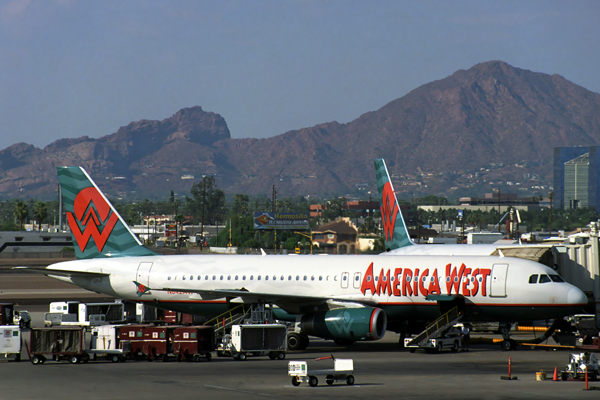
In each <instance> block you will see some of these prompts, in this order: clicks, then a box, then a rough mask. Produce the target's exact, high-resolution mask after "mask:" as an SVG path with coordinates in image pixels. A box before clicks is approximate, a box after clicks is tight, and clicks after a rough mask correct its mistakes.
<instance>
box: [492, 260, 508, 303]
mask: <svg viewBox="0 0 600 400" xmlns="http://www.w3.org/2000/svg"><path fill="white" fill-rule="evenodd" d="M507 272H508V264H494V265H493V266H492V276H491V279H490V297H506V274H507Z"/></svg>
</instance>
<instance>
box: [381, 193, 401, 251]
mask: <svg viewBox="0 0 600 400" xmlns="http://www.w3.org/2000/svg"><path fill="white" fill-rule="evenodd" d="M382 192H383V193H382V194H381V219H382V220H383V232H384V234H385V240H386V241H391V240H393V239H394V226H395V225H396V216H397V215H398V208H399V207H398V205H397V204H396V196H394V191H393V190H392V184H391V183H390V182H386V183H385V185H383V191H382Z"/></svg>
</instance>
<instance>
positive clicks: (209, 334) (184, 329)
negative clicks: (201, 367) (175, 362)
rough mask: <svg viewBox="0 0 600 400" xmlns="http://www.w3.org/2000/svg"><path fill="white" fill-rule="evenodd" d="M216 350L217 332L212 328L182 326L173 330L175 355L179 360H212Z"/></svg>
mask: <svg viewBox="0 0 600 400" xmlns="http://www.w3.org/2000/svg"><path fill="white" fill-rule="evenodd" d="M214 349H215V330H214V327H212V326H181V327H177V328H175V329H174V330H173V354H175V355H176V356H177V357H178V359H179V360H182V359H184V360H187V361H192V360H193V361H200V359H201V357H202V356H204V357H206V359H207V360H208V361H210V360H211V358H212V354H211V351H213V350H214Z"/></svg>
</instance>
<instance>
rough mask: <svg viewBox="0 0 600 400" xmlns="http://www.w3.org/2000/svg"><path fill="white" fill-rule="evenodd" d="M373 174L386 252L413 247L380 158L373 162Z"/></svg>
mask: <svg viewBox="0 0 600 400" xmlns="http://www.w3.org/2000/svg"><path fill="white" fill-rule="evenodd" d="M375 173H376V175H377V191H378V192H379V206H380V207H381V219H382V221H383V238H384V240H385V249H386V251H389V250H395V249H399V248H401V247H406V246H412V245H414V243H413V241H412V240H410V235H409V234H408V229H407V228H406V224H405V223H404V218H403V217H402V212H401V211H400V205H399V204H398V199H397V198H396V192H394V187H393V186H392V180H391V179H390V175H389V173H388V170H387V167H386V165H385V161H383V159H381V158H379V159H376V160H375Z"/></svg>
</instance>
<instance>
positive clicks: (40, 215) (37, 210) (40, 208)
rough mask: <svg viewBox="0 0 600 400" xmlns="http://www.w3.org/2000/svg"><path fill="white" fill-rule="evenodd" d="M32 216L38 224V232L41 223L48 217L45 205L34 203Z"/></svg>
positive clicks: (40, 202) (39, 202)
mask: <svg viewBox="0 0 600 400" xmlns="http://www.w3.org/2000/svg"><path fill="white" fill-rule="evenodd" d="M33 215H34V216H35V219H36V220H37V222H38V231H40V230H42V221H43V220H44V219H45V218H46V217H47V216H48V210H47V209H46V203H44V202H43V201H38V202H37V203H35V206H34V208H33Z"/></svg>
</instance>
